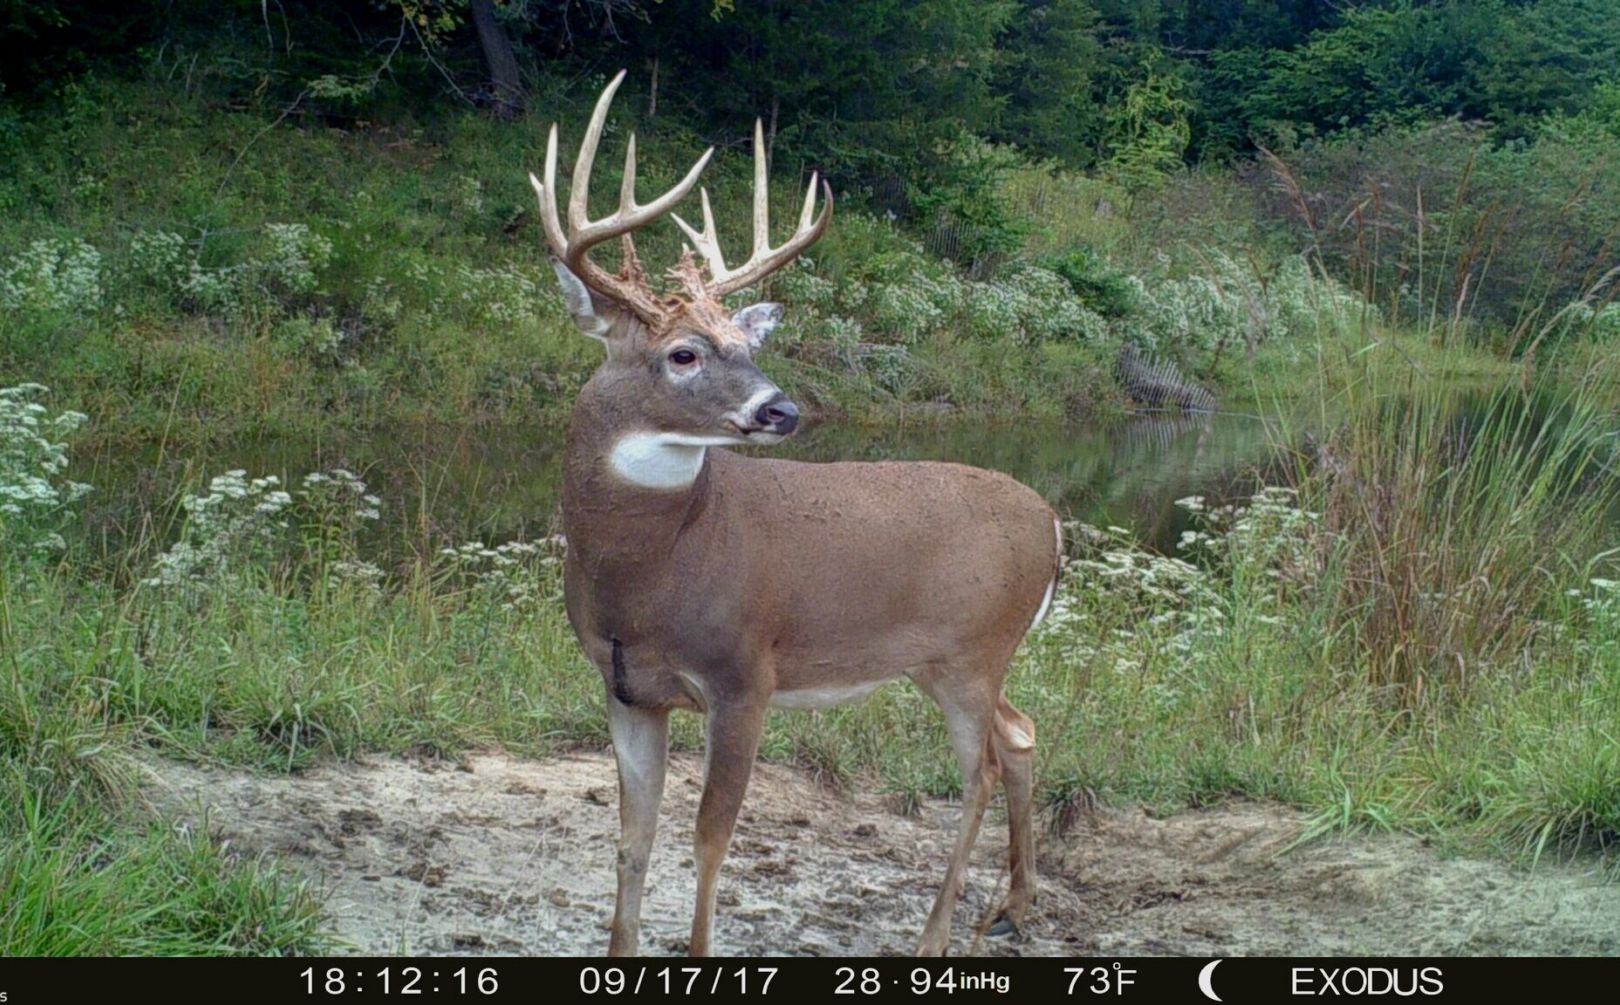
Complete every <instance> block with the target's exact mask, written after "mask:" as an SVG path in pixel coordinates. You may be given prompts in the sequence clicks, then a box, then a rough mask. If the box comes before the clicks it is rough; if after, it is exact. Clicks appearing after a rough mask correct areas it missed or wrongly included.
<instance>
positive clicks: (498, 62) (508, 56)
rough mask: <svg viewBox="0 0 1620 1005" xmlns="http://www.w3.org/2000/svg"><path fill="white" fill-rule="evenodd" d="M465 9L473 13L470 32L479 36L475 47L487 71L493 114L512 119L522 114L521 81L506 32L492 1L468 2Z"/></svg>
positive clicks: (514, 55) (476, 0)
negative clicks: (493, 108)
mask: <svg viewBox="0 0 1620 1005" xmlns="http://www.w3.org/2000/svg"><path fill="white" fill-rule="evenodd" d="M468 6H469V7H470V8H471V10H472V22H473V29H474V30H475V31H476V32H477V33H478V47H479V49H480V50H482V52H483V54H484V65H485V66H486V67H487V68H488V69H489V81H490V88H491V91H492V93H493V98H494V107H495V114H496V115H498V116H500V117H501V118H503V119H511V118H515V117H516V116H517V114H518V113H519V112H521V111H522V110H523V79H522V77H521V76H520V74H519V73H518V61H517V54H516V53H514V52H513V51H512V40H511V39H509V38H507V37H506V31H505V29H503V28H502V27H501V23H500V21H498V20H496V17H495V0H468Z"/></svg>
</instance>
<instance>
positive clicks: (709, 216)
mask: <svg viewBox="0 0 1620 1005" xmlns="http://www.w3.org/2000/svg"><path fill="white" fill-rule="evenodd" d="M705 156H707V155H705ZM766 176H767V172H766V169H765V131H764V129H763V127H762V126H761V125H760V121H759V120H758V119H755V120H754V253H753V254H752V255H750V256H749V257H748V261H746V262H744V263H743V264H742V265H739V266H738V267H737V268H735V269H728V268H726V260H725V258H724V257H722V256H721V254H720V241H719V237H718V235H717V234H716V233H715V228H714V213H713V212H712V211H711V210H710V209H709V190H708V189H701V190H700V196H701V198H702V200H703V233H701V234H700V233H698V232H697V231H696V230H693V229H692V227H691V226H689V225H688V224H687V222H686V221H685V220H683V219H681V218H680V217H679V216H677V215H676V214H674V213H671V214H670V219H672V220H674V221H675V223H676V225H677V226H679V227H680V228H681V230H683V231H685V232H686V236H687V237H688V238H690V239H691V241H692V245H693V246H694V247H695V248H697V250H698V253H699V254H701V255H702V256H703V258H704V260H705V261H706V262H708V263H709V283H708V291H709V293H710V294H711V295H713V296H714V297H716V298H719V297H723V296H725V295H726V294H728V293H735V292H737V291H738V290H740V289H742V288H743V287H745V286H752V285H753V284H755V283H757V282H759V281H760V280H761V279H764V278H765V277H766V276H768V275H770V274H771V273H772V272H775V271H776V270H777V269H780V268H781V267H782V266H784V265H786V264H787V263H789V262H791V261H793V259H795V258H797V257H798V256H799V255H800V254H801V253H802V252H803V251H804V249H806V248H808V247H810V245H812V244H814V243H816V240H817V239H818V238H820V237H821V235H822V232H823V231H825V230H826V229H827V224H828V222H829V221H831V220H832V208H833V198H832V186H830V185H828V184H827V183H826V182H822V183H821V187H822V190H823V192H824V193H825V195H826V198H827V204H826V205H825V206H824V207H822V210H821V216H820V217H819V218H817V219H816V220H815V221H814V222H812V221H811V215H812V214H813V213H814V212H815V210H816V180H817V178H816V175H815V173H814V172H811V174H810V187H809V188H808V189H806V190H805V193H804V209H803V210H802V211H801V212H800V213H799V226H798V229H797V230H795V231H794V232H793V236H792V237H790V238H788V239H787V242H786V243H785V244H783V245H782V246H781V247H778V248H773V247H771V245H770V217H769V210H768V208H767V202H768V201H769V199H768V196H769V192H768V190H767V188H766V186H767V177H766Z"/></svg>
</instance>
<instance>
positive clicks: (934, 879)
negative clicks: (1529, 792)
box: [148, 753, 1620, 956]
mask: <svg viewBox="0 0 1620 1005" xmlns="http://www.w3.org/2000/svg"><path fill="white" fill-rule="evenodd" d="M151 769H152V774H153V780H152V784H151V785H150V786H149V788H148V791H149V793H150V796H151V798H152V800H153V802H154V803H155V804H156V805H157V806H158V807H159V808H160V809H161V810H162V811H163V812H165V813H168V814H171V815H173V816H175V817H176V818H177V819H179V820H182V821H185V822H187V823H190V824H192V825H196V824H197V823H198V822H199V821H201V820H203V819H205V818H206V825H207V826H208V827H210V828H212V829H213V830H214V831H215V832H216V833H219V834H220V835H222V836H224V837H227V838H229V839H231V840H232V841H233V842H234V843H235V844H236V845H237V846H238V847H242V848H246V849H250V850H252V851H255V852H258V851H262V852H268V853H271V854H274V855H276V856H279V857H281V858H282V859H284V860H286V861H288V862H289V863H291V864H293V865H295V866H297V867H299V868H301V869H302V870H304V871H305V872H306V873H307V874H309V875H311V876H313V877H316V878H317V879H318V881H319V882H320V883H321V884H322V886H323V888H324V889H325V890H327V891H328V892H329V894H330V899H329V901H328V904H327V906H328V910H329V911H330V913H331V915H332V919H333V924H334V926H335V928H336V929H337V931H338V932H339V933H340V935H341V937H342V938H343V939H344V940H345V941H346V942H347V943H349V944H350V945H351V946H352V948H353V950H354V951H356V952H361V953H371V954H395V953H498V954H535V955H562V954H594V953H600V952H602V951H603V950H604V949H605V947H606V945H607V935H606V932H605V931H604V926H605V924H606V922H607V920H608V916H609V914H610V913H611V910H612V900H613V884H614V879H613V847H614V842H615V840H616V837H617V832H618V814H617V809H616V806H615V803H616V799H617V789H616V785H615V780H614V771H613V762H612V759H611V757H609V756H606V755H595V754H587V755H577V756H569V757H563V758H557V759H553V760H547V761H524V760H518V759H514V758H510V757H506V756H504V755H501V754H493V753H489V754H477V755H473V756H470V757H469V758H467V760H466V761H465V762H464V763H463V764H461V765H459V766H458V765H453V764H446V763H442V762H417V761H410V760H397V759H390V758H367V759H363V760H361V761H360V762H358V763H354V764H334V765H327V766H323V767H319V768H316V769H314V770H312V771H309V772H307V773H305V774H302V775H297V776H260V775H254V774H248V773H242V772H236V771H227V770H222V769H212V768H198V767H195V766H191V765H184V764H179V763H176V762H170V761H158V762H154V763H153V764H152V765H151ZM701 770H702V765H701V761H700V760H699V759H697V758H693V757H683V756H677V757H675V758H674V759H673V761H672V763H671V765H670V777H669V786H668V791H667V795H666V798H665V802H664V815H663V817H662V818H661V824H660V826H661V830H660V833H659V840H658V843H657V845H656V847H655V849H654V854H653V861H652V866H651V870H650V878H649V883H648V893H647V899H646V906H645V911H644V915H643V917H644V922H643V934H642V950H643V952H648V953H655V954H656V953H678V952H681V951H682V950H684V948H685V938H686V928H687V925H688V922H689V916H688V911H689V909H690V907H689V905H690V898H691V896H692V886H693V878H692V863H691V853H690V850H689V849H690V847H691V843H692V820H693V817H694V815H695V813H696V807H697V797H698V789H699V778H700V774H701ZM955 822H956V810H955V807H954V806H952V805H950V804H946V803H932V804H930V805H928V806H927V807H925V808H924V810H923V812H922V814H921V815H920V816H918V817H915V818H906V817H901V816H897V815H896V814H895V813H894V812H893V811H892V809H891V808H890V806H889V805H888V804H887V802H886V801H885V800H883V799H881V798H879V797H878V796H876V795H873V794H870V793H855V794H853V795H850V794H840V793H834V792H829V791H826V790H824V789H822V788H819V787H818V786H817V785H816V784H815V783H813V782H812V781H810V780H809V779H807V778H805V777H804V776H803V775H801V774H799V773H798V772H795V771H793V770H791V769H787V768H780V767H773V766H768V765H762V766H761V767H760V768H759V770H758V771H757V772H756V774H755V776H754V783H753V786H752V788H751V789H750V791H749V795H748V802H747V804H746V805H745V806H744V808H743V815H742V819H741V821H740V823H739V825H738V829H737V836H736V840H735V841H734V842H733V845H732V852H731V857H730V858H729V859H728V861H727V863H726V866H725V871H724V873H723V878H722V883H721V892H720V910H719V917H718V923H717V931H716V947H717V949H718V950H719V951H720V952H723V953H727V954H738V955H776V954H795V955H797V954H818V955H850V954H853V955H871V954H903V953H907V952H909V951H910V950H911V949H912V948H913V944H914V941H915V939H916V937H917V935H918V934H919V933H920V931H921V928H922V922H923V919H924V917H925V915H926V914H927V911H928V907H929V905H930V903H931V901H932V898H933V896H934V893H935V890H936V889H937V884H938V882H939V879H940V876H941V875H942V873H943V871H944V866H945V859H946V856H947V854H948V850H949V847H950V842H951V839H952V835H953V834H954V828H955ZM1302 827H1303V818H1302V817H1301V816H1300V815H1299V814H1297V813H1293V812H1290V811H1286V810H1282V809H1279V808H1276V807H1271V806H1264V805H1258V804H1250V803H1239V804H1234V805H1229V806H1224V807H1220V808H1216V809H1209V810H1200V811H1195V812H1188V813H1183V814H1180V815H1177V816H1175V817H1172V818H1169V819H1165V820H1157V819H1153V818H1151V817H1149V816H1147V815H1145V814H1143V813H1141V812H1140V811H1124V810H1120V811H1100V812H1097V813H1093V814H1091V815H1090V816H1088V817H1084V818H1082V819H1081V820H1080V821H1079V822H1078V823H1077V824H1076V826H1075V827H1074V828H1073V829H1072V830H1071V831H1070V833H1069V834H1067V835H1066V836H1064V837H1062V838H1058V837H1055V836H1052V835H1045V836H1043V838H1042V847H1041V870H1042V890H1041V898H1040V902H1039V904H1037V905H1036V908H1035V909H1034V911H1033V912H1032V916H1031V917H1030V919H1029V921H1028V923H1027V924H1026V926H1025V930H1024V931H1023V932H1022V933H1020V934H1018V935H1016V936H1013V937H1011V938H1006V939H984V940H979V939H977V938H976V937H975V935H974V930H975V928H976V927H978V926H979V925H980V924H981V923H982V922H983V919H984V918H985V916H986V915H987V914H988V913H991V908H992V906H993V904H992V900H993V898H994V897H996V896H998V895H999V892H1000V888H1004V886H1005V883H1006V876H1005V868H1004V863H1005V849H1006V830H1005V827H1004V826H1003V825H1002V823H1001V821H1000V820H999V819H997V818H996V817H995V815H994V811H992V816H991V818H990V819H988V820H987V822H986V826H985V828H984V831H983V833H982V834H981V837H980V840H979V846H978V851H977V854H976V855H975V858H974V869H973V872H972V874H971V876H970V880H969V889H968V893H967V895H966V897H965V898H964V899H963V901H962V902H961V904H960V905H959V907H958V911H957V921H956V926H955V929H954V935H955V941H954V945H953V947H952V951H953V953H970V952H976V953H982V954H987V955H1069V954H1076V953H1082V952H1084V953H1098V952H1101V953H1108V954H1120V955H1158V954H1174V955H1181V954H1187V955H1209V956H1241V955H1254V954H1282V953H1287V954H1301V955H1362V954H1367V955H1385V954H1401V955H1409V954H1436V955H1453V954H1515V953H1522V954H1537V955H1541V954H1563V953H1570V954H1608V955H1617V954H1620V884H1615V883H1612V882H1605V880H1604V878H1603V877H1602V875H1601V874H1600V873H1599V871H1598V870H1597V868H1596V867H1595V866H1592V865H1586V866H1584V867H1583V866H1569V865H1551V866H1543V867H1542V868H1541V869H1539V870H1537V871H1536V872H1535V873H1533V874H1530V873H1525V872H1523V871H1521V870H1518V869H1515V868H1514V867H1513V866H1512V865H1510V864H1508V863H1504V862H1500V861H1476V860H1470V859H1459V858H1446V857H1442V856H1441V855H1439V854H1437V853H1436V852H1435V851H1434V850H1433V849H1431V848H1429V847H1426V846H1425V845H1424V844H1423V843H1422V842H1420V841H1418V840H1416V839H1412V838H1407V837H1387V836H1380V837H1353V838H1348V839H1343V840H1333V841H1326V842H1317V843H1314V844H1312V845H1309V846H1307V847H1304V848H1299V849H1295V850H1293V851H1291V852H1287V853H1284V850H1285V849H1286V848H1287V847H1288V846H1289V845H1290V844H1291V843H1292V842H1293V841H1294V839H1295V838H1296V837H1297V836H1298V834H1299V833H1300V831H1301V828H1302Z"/></svg>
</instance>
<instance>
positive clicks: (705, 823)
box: [689, 700, 766, 956]
mask: <svg viewBox="0 0 1620 1005" xmlns="http://www.w3.org/2000/svg"><path fill="white" fill-rule="evenodd" d="M765 708H766V706H765V702H764V701H763V700H761V701H757V702H755V701H750V702H747V703H745V704H738V705H729V706H714V707H711V708H710V709H709V721H708V737H707V743H706V744H705V748H704V757H703V797H702V799H700V800H699V801H698V817H697V848H696V852H697V854H696V858H697V906H696V908H695V910H694V912H693V915H692V941H691V946H690V950H689V951H690V953H691V955H693V956H708V955H709V954H710V950H711V948H712V941H713V933H714V897H715V893H716V890H717V888H718V883H719V879H720V864H721V863H722V862H724V861H725V858H726V849H727V848H729V847H730V845H731V832H732V830H733V829H734V828H735V827H736V824H737V811H738V810H740V809H741V808H742V801H743V794H744V793H745V792H747V791H748V778H749V776H750V775H751V774H752V773H753V770H754V757H755V755H756V754H757V753H758V752H759V736H760V733H761V732H762V731H763V730H764V728H765Z"/></svg>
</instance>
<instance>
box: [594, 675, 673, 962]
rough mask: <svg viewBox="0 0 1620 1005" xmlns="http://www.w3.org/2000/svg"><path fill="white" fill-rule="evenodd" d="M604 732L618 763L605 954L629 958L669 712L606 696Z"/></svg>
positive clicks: (636, 933) (635, 943) (658, 798)
mask: <svg viewBox="0 0 1620 1005" xmlns="http://www.w3.org/2000/svg"><path fill="white" fill-rule="evenodd" d="M607 705H608V730H609V732H611V733H612V735H613V756H614V757H615V758H616V759H617V760H618V762H619V858H618V870H619V893H618V899H617V901H616V902H615V904H614V907H613V934H612V935H611V937H610V938H609V940H608V955H609V956H635V955H636V953H637V952H638V950H639V948H640V941H641V893H642V890H643V888H644V887H645V886H646V883H647V857H648V855H649V853H650V852H651V851H652V843H653V835H654V834H655V833H656V832H657V830H658V804H659V803H660V802H662V801H663V797H664V767H665V765H666V764H667V763H668V761H669V710H668V709H644V708H636V707H634V706H631V705H626V704H624V703H623V702H621V701H619V700H618V699H617V698H615V697H614V696H613V695H612V694H611V693H609V694H608V699H607Z"/></svg>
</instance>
